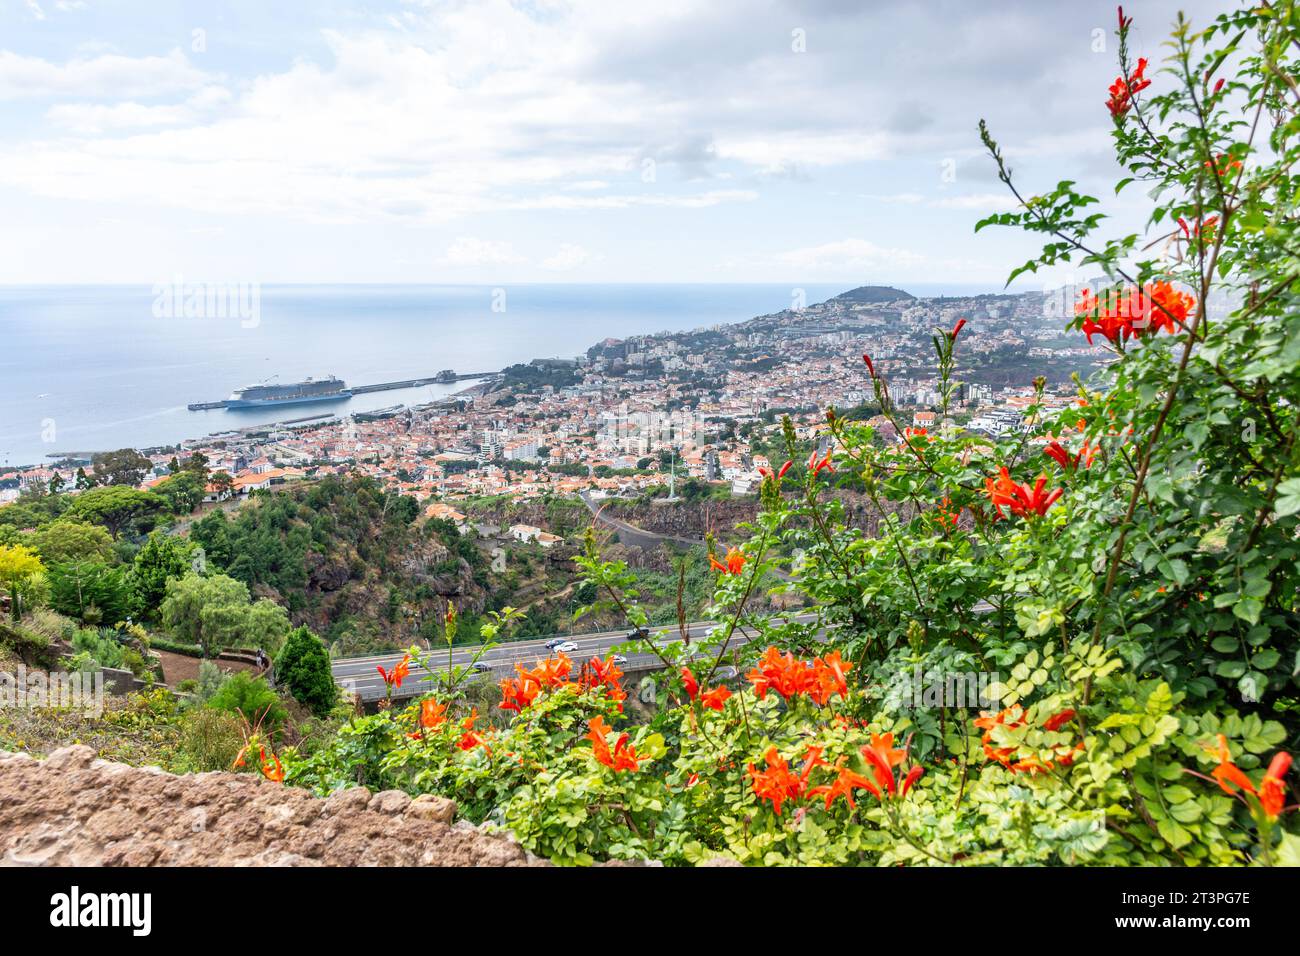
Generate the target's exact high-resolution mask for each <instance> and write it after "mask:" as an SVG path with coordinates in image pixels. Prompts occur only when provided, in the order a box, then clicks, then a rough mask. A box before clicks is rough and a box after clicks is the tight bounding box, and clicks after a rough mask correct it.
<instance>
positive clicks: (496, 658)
mask: <svg viewBox="0 0 1300 956" xmlns="http://www.w3.org/2000/svg"><path fill="white" fill-rule="evenodd" d="M814 619H815V615H812V614H803V615H798V616H796V617H794V618H793V620H796V621H811V620H814ZM718 626H719V625H718V624H717V623H716V622H713V621H700V622H695V623H692V624H688V625H687V632H688V633H689V634H690V636H691V637H692V638H703V637H706V636H708V634H709V633H710V631H712V630H713V629H714V628H716V627H718ZM650 633H651V637H652V639H653V640H654V641H655V643H656V645H658V646H660V647H662V646H665V645H668V644H672V643H674V642H676V641H678V640H680V636H679V634H678V631H677V627H676V626H675V625H671V626H668V627H667V628H664V627H659V628H652V629H651V631H650ZM555 636H556V637H563V638H564V639H565V640H569V641H572V642H573V643H574V644H576V645H577V646H578V649H577V650H576V651H572V652H570V653H569V657H571V658H573V662H574V667H575V669H576V668H577V667H579V666H581V665H582V664H583V663H585V662H586V661H588V660H590V659H591V658H592V657H605V656H606V655H607V654H609V652H610V650H611V649H612V648H614V647H616V646H617V645H619V644H625V643H627V641H628V632H627V631H601V632H597V633H593V634H575V635H555ZM551 639H552V638H549V637H543V638H537V639H535V640H529V641H510V642H507V643H503V644H499V645H498V646H496V647H494V648H492V649H491V650H489V651H487V652H486V653H485V654H484V655H483V657H482V658H481V662H482V663H484V664H486V665H488V667H489V668H490V670H489V671H485V672H483V674H482V679H485V680H491V681H497V680H500V679H501V678H503V677H508V676H510V675H512V674H514V672H515V664H517V663H522V664H525V665H531V664H533V663H534V662H536V661H538V660H540V659H542V658H544V657H546V656H547V655H548V654H550V653H551V652H550V651H548V650H547V649H546V646H545V645H546V642H547V641H548V640H551ZM731 640H732V644H733V646H734V645H735V644H736V643H738V642H740V641H742V640H743V637H742V636H741V635H740V633H739V631H737V633H736V634H733V635H732V639H731ZM480 646H481V645H463V646H458V647H454V648H453V649H452V653H451V661H450V663H451V664H452V665H453V666H456V665H458V666H461V667H464V666H466V665H467V664H469V662H470V661H471V660H472V659H473V656H474V654H475V652H476V651H477V650H478V648H479V647H480ZM625 656H626V657H627V659H628V662H627V664H626V665H624V670H628V671H630V670H637V669H645V668H649V667H654V666H656V665H658V664H659V663H660V661H659V658H658V657H657V656H656V655H654V654H651V653H633V654H627V655H625ZM429 657H430V660H431V662H433V663H434V668H435V674H436V675H437V676H441V675H443V674H445V673H446V671H447V668H446V664H447V652H446V650H445V649H442V650H438V649H435V650H434V651H432V652H431V653H430V655H429ZM401 659H402V654H401V653H393V652H388V653H385V654H380V655H375V656H368V657H345V658H339V659H337V660H334V661H331V668H332V669H333V672H334V680H335V682H336V683H338V684H341V685H342V686H343V687H345V688H347V689H349V690H351V691H353V692H354V693H357V694H360V696H361V698H362V700H367V701H369V700H378V699H379V698H381V697H383V696H384V680H383V678H382V677H380V676H379V671H378V670H377V668H378V667H381V666H382V667H383V668H384V670H391V669H392V668H393V666H394V665H395V664H397V662H398V661H400V660H401ZM428 676H429V674H428V672H427V671H426V670H425V669H424V668H423V667H420V666H419V665H416V664H412V665H411V674H410V676H409V677H407V679H406V680H405V681H403V682H402V687H401V690H399V691H395V692H394V696H398V697H412V696H418V695H419V694H422V693H424V692H425V691H426V690H427V689H429V687H430V682H429V681H427V680H422V678H425V677H428Z"/></svg>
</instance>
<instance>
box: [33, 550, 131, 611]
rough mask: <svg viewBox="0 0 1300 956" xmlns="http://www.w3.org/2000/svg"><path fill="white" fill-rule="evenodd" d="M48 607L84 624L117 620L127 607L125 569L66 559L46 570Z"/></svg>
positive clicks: (128, 587) (127, 587)
mask: <svg viewBox="0 0 1300 956" xmlns="http://www.w3.org/2000/svg"><path fill="white" fill-rule="evenodd" d="M48 577H49V583H50V607H52V608H54V610H56V611H58V612H59V613H60V614H66V615H68V616H69V617H75V618H77V619H79V620H81V621H84V622H85V623H87V624H109V625H111V624H116V623H118V622H119V621H122V620H125V619H126V617H127V614H128V612H129V610H130V594H131V592H130V586H129V584H128V583H127V575H126V571H125V570H124V569H123V568H121V567H114V566H112V565H108V564H105V563H104V562H103V561H91V560H80V561H66V562H63V563H62V564H56V565H53V566H52V567H51V568H50V570H49V573H48Z"/></svg>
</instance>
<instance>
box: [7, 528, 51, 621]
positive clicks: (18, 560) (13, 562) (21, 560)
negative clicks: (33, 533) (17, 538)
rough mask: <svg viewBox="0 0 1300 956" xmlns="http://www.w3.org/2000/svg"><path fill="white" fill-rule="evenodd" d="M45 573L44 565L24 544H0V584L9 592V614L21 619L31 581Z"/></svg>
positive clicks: (16, 619) (18, 619) (17, 619)
mask: <svg viewBox="0 0 1300 956" xmlns="http://www.w3.org/2000/svg"><path fill="white" fill-rule="evenodd" d="M44 573H45V565H43V564H42V563H41V559H40V557H39V556H38V555H37V554H36V552H35V551H33V550H32V549H31V548H28V547H26V546H25V545H21V544H17V545H0V584H3V585H4V587H5V590H6V591H8V593H9V606H10V614H11V615H12V616H13V619H14V620H15V621H20V620H22V606H23V601H24V598H25V596H26V595H27V593H28V589H29V588H30V587H31V585H32V583H33V581H35V580H36V579H37V578H39V577H40V576H41V575H42V574H44Z"/></svg>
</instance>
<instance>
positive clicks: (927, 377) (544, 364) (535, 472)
mask: <svg viewBox="0 0 1300 956" xmlns="http://www.w3.org/2000/svg"><path fill="white" fill-rule="evenodd" d="M959 318H964V319H966V321H967V323H968V327H969V330H970V331H969V333H968V336H967V338H966V340H965V341H964V343H963V351H962V362H961V364H959V365H958V368H957V377H958V379H959V381H960V382H961V384H960V386H959V388H958V389H957V391H956V394H955V395H954V396H953V400H952V401H951V402H950V406H949V424H950V425H952V424H956V425H960V426H961V427H964V428H966V429H968V430H970V431H972V432H975V433H983V434H987V435H993V436H995V435H1001V434H1003V433H1006V432H1009V431H1011V432H1013V431H1016V430H1019V429H1021V428H1023V427H1024V409H1025V407H1026V406H1027V405H1028V404H1029V403H1030V401H1031V399H1032V396H1033V394H1034V387H1033V384H1032V379H1033V377H1034V376H1036V375H1038V374H1043V372H1044V371H1045V370H1046V372H1047V375H1048V379H1049V385H1048V389H1047V403H1048V404H1049V406H1052V405H1055V406H1061V405H1064V404H1066V403H1068V402H1069V401H1070V400H1071V396H1072V395H1073V394H1075V386H1074V385H1073V384H1072V383H1071V381H1070V378H1069V373H1071V372H1074V371H1086V370H1087V369H1088V367H1089V366H1090V365H1091V364H1093V363H1095V362H1098V361H1100V360H1102V359H1104V357H1105V356H1106V355H1107V352H1106V350H1105V349H1104V348H1103V347H1102V346H1101V345H1089V344H1088V343H1087V342H1086V340H1084V339H1082V338H1080V337H1078V336H1071V337H1068V338H1067V337H1065V336H1064V335H1063V333H1062V331H1061V325H1060V316H1059V314H1054V311H1053V309H1052V308H1051V303H1050V301H1047V300H1045V297H1044V296H1043V295H1041V294H1002V295H981V296H974V297H967V298H928V299H922V298H916V297H913V296H911V295H909V294H908V293H906V292H902V291H899V290H896V289H889V288H885V287H875V286H870V287H863V288H860V289H855V290H852V291H850V292H846V293H844V294H842V295H840V296H837V297H835V298H833V299H830V300H828V301H826V302H822V303H818V304H813V305H807V306H800V307H796V308H791V309H789V310H786V311H783V312H779V313H776V314H773V315H766V316H760V317H758V318H754V319H751V320H749V321H747V322H743V323H738V324H733V325H717V326H711V327H708V328H701V329H696V330H693V331H689V332H680V333H660V334H655V335H643V336H635V337H631V338H628V339H623V340H616V339H607V340H605V341H602V342H600V343H598V344H596V345H594V346H592V347H591V348H590V349H588V350H587V352H586V353H585V354H583V355H580V356H576V357H572V358H546V359H535V360H534V361H533V362H531V363H530V364H528V365H522V366H514V367H512V368H511V369H507V370H505V371H504V372H503V373H502V374H501V375H500V376H497V377H494V378H491V379H488V380H485V381H481V382H479V383H477V384H475V385H474V386H472V387H470V388H468V389H466V390H465V391H463V392H461V393H458V395H456V396H454V397H453V399H452V400H451V401H443V402H441V403H437V404H433V405H424V406H415V407H399V408H397V409H394V410H387V411H386V412H385V413H379V414H369V415H362V414H357V415H345V416H341V417H329V418H323V419H317V420H312V421H307V422H301V421H300V422H298V423H296V424H292V425H290V424H285V425H278V426H276V425H273V426H261V427H257V428H251V429H245V430H242V431H237V432H230V433H225V434H218V435H210V436H207V437H203V438H196V439H194V440H192V441H187V442H184V443H182V445H181V446H180V447H179V448H173V447H168V448H161V449H143V450H142V451H143V453H144V454H145V455H146V457H148V458H149V460H150V461H151V462H152V463H153V469H152V474H149V475H147V476H146V477H145V478H144V480H143V482H142V487H144V488H149V487H151V486H153V485H156V484H158V483H160V482H162V481H164V480H165V479H166V477H167V476H168V474H169V473H170V469H171V467H172V466H173V464H174V461H175V459H176V458H177V456H178V455H179V456H180V457H181V458H182V459H183V458H186V457H188V456H191V455H193V454H195V453H201V454H202V455H203V456H204V457H205V458H206V460H207V462H208V468H209V469H210V470H211V472H212V473H214V474H215V473H218V472H224V473H226V474H228V475H229V476H230V478H231V480H230V481H229V482H221V483H218V484H214V485H209V486H208V489H207V499H206V500H207V501H217V500H219V499H224V498H230V497H236V498H237V497H242V496H246V495H248V494H249V493H251V492H254V491H258V490H262V489H267V488H270V487H272V486H275V485H280V484H284V483H286V482H292V481H295V480H299V479H303V478H308V477H313V478H314V477H324V476H327V475H330V474H338V473H342V472H347V471H356V472H361V473H363V474H365V475H368V476H370V477H373V478H375V479H377V480H378V481H379V482H381V483H382V484H383V485H384V486H385V487H387V488H389V489H390V490H393V491H395V492H400V493H401V494H405V495H410V496H412V497H414V498H416V499H417V500H419V501H421V502H424V503H426V505H427V510H428V512H429V513H430V514H433V513H434V512H437V514H438V516H442V517H451V518H453V519H454V520H462V518H463V516H461V514H460V512H458V511H457V510H456V508H455V506H454V504H451V503H454V502H455V501H456V500H458V499H465V498H483V497H491V496H496V495H509V496H510V497H511V498H513V499H517V500H527V499H530V498H535V497H539V496H542V495H560V496H572V495H577V494H579V493H583V494H587V495H589V496H590V497H593V498H601V497H605V496H625V495H636V494H639V493H643V492H646V491H647V490H650V489H654V488H658V487H661V486H664V485H666V484H668V485H670V486H672V485H676V484H677V483H680V482H684V481H689V480H691V479H694V480H696V481H698V482H705V483H708V484H710V485H711V486H712V487H713V488H714V489H717V490H724V491H729V492H730V493H731V494H733V495H744V494H747V493H749V492H750V491H751V490H752V488H753V486H754V482H755V480H756V478H757V474H758V472H757V469H758V468H760V467H763V466H766V465H767V464H768V462H767V459H766V457H764V455H763V453H762V451H761V450H760V449H759V448H758V447H756V446H758V445H760V444H761V439H762V437H763V436H764V435H765V434H768V433H769V432H770V431H771V429H772V428H773V427H774V426H775V424H776V423H777V422H778V420H779V416H780V415H782V414H789V415H790V416H791V417H792V418H793V420H794V421H795V423H796V425H797V426H798V428H799V429H800V433H801V437H803V438H809V437H812V436H814V435H815V434H817V433H818V432H819V431H820V430H821V429H823V428H824V427H825V426H824V410H825V409H826V408H827V407H828V406H834V407H835V408H837V409H839V410H840V411H844V410H846V409H855V408H858V407H861V406H869V405H871V404H872V403H873V402H874V397H873V394H872V388H871V383H870V379H869V377H868V376H867V374H866V373H865V369H864V367H863V364H862V359H861V356H862V354H863V353H869V354H870V355H872V356H873V358H874V361H875V365H876V368H877V369H879V371H880V372H881V374H882V375H883V377H884V378H885V380H886V381H887V382H888V386H887V387H888V393H889V398H890V400H891V401H892V403H893V405H894V407H895V409H896V413H895V415H894V416H893V419H894V421H896V422H900V423H901V424H904V425H910V426H915V427H934V426H935V425H936V424H937V421H936V419H937V415H938V410H939V407H940V404H941V398H940V395H939V393H938V391H937V384H938V383H937V380H936V378H935V372H934V369H933V367H932V365H927V364H926V356H927V355H929V354H930V352H929V346H928V342H929V338H930V336H931V335H932V334H933V332H934V331H935V330H936V329H941V328H947V327H949V326H951V325H952V324H953V323H954V322H955V321H957V320H958V319H959ZM877 412H878V409H877ZM867 423H868V424H870V425H873V426H875V427H876V428H877V429H878V431H879V433H880V434H881V435H883V436H884V438H885V439H886V440H899V439H898V436H897V434H896V432H895V429H894V425H893V423H892V422H891V421H889V420H887V419H886V418H885V417H884V416H881V415H879V414H875V415H873V416H871V417H869V418H868V419H867ZM90 464H91V457H90V456H87V457H86V458H82V459H75V458H70V459H65V460H62V461H58V462H55V463H51V464H49V465H45V466H41V467H28V468H21V469H15V470H12V471H9V472H7V473H3V474H0V504H2V503H5V502H7V501H11V500H14V499H16V498H17V497H18V496H19V495H20V494H21V493H22V492H23V491H25V490H28V489H30V488H33V487H42V488H45V489H55V490H63V491H67V492H75V491H76V490H78V488H79V487H80V486H83V485H84V477H83V479H82V481H81V482H80V483H79V481H78V470H79V469H80V470H81V471H82V474H83V476H84V470H85V469H86V468H87V467H88V466H89V465H90ZM533 530H534V531H537V530H538V529H533Z"/></svg>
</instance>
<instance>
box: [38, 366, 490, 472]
mask: <svg viewBox="0 0 1300 956" xmlns="http://www.w3.org/2000/svg"><path fill="white" fill-rule="evenodd" d="M498 378H499V375H498V376H491V377H487V378H482V379H476V380H473V384H471V385H468V386H467V387H465V388H462V389H460V390H459V391H456V392H452V393H451V394H450V395H444V396H443V397H442V398H437V399H434V400H432V401H429V402H420V403H418V404H409V405H408V404H406V403H404V402H403V403H401V405H402V407H403V408H405V409H408V410H409V409H427V408H434V407H437V406H438V405H444V404H451V403H453V402H457V401H465V400H466V399H470V398H478V397H480V396H481V395H486V394H488V391H489V390H490V388H489V387H490V386H491V385H492V384H493V383H494V382H496V381H497V379H498ZM353 414H359V415H366V414H371V413H369V412H356V413H353ZM394 414H400V413H394ZM348 417H350V415H347V414H345V415H338V414H332V413H324V414H320V415H305V416H302V417H300V418H286V419H281V420H278V421H273V422H263V423H261V424H258V425H248V426H245V427H243V428H233V429H228V430H226V431H219V432H208V433H207V434H205V435H195V436H193V437H189V438H183V439H181V440H180V441H179V442H175V443H172V444H165V445H147V446H141V447H137V448H135V451H138V452H139V453H140V454H142V455H150V454H164V453H166V452H168V451H172V450H176V449H180V448H182V447H184V446H185V445H186V444H194V443H196V442H197V443H202V442H206V441H211V440H214V439H220V437H221V436H222V435H231V434H236V435H243V436H247V435H252V434H256V433H257V432H260V431H265V430H267V429H273V428H291V427H301V426H303V425H308V424H312V423H315V424H319V425H325V424H328V423H329V422H331V421H342V420H343V419H344V418H348ZM114 450H116V449H111V448H109V449H100V450H98V451H70V452H51V453H50V454H48V455H46V456H45V460H44V461H42V462H35V463H30V464H25V465H14V466H12V468H13V470H14V471H16V472H21V471H30V470H31V469H33V468H50V467H53V466H54V465H57V464H59V463H60V462H78V463H79V462H83V461H86V462H89V461H90V460H91V459H92V458H93V457H94V456H95V455H102V454H104V453H106V452H108V451H114Z"/></svg>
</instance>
